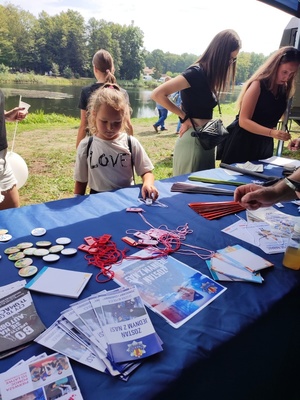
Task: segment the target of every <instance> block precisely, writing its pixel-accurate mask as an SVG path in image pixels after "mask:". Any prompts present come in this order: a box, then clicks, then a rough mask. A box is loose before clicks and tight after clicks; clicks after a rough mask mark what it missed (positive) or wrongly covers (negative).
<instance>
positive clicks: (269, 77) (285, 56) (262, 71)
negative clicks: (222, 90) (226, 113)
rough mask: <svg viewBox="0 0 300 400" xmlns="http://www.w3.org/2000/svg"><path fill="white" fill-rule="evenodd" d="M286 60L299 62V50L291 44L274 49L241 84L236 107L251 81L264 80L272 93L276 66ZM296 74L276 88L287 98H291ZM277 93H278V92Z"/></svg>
mask: <svg viewBox="0 0 300 400" xmlns="http://www.w3.org/2000/svg"><path fill="white" fill-rule="evenodd" d="M288 62H296V63H298V64H299V63H300V52H299V50H297V49H296V48H295V47H293V46H284V47H281V48H280V49H279V50H277V51H275V52H274V53H273V54H272V55H271V56H270V57H269V58H268V59H267V60H266V61H265V62H264V64H263V65H261V66H260V67H259V68H258V69H257V71H256V72H255V73H254V74H253V75H252V76H251V78H250V79H248V80H247V81H246V82H245V84H244V85H243V88H242V90H241V93H240V95H239V97H238V99H237V105H238V108H240V107H241V104H242V100H243V97H244V94H245V93H246V91H247V89H248V88H249V86H250V85H251V83H252V82H254V81H262V80H264V81H265V84H266V88H267V89H268V90H270V91H271V92H273V93H274V92H275V90H276V87H277V84H276V78H277V71H278V68H279V66H280V65H282V64H286V63H288ZM296 76H297V74H296V73H295V74H293V76H291V78H290V79H289V80H288V81H287V84H286V86H285V85H280V86H279V88H278V89H279V91H281V94H283V93H285V95H286V98H287V99H289V98H291V97H292V96H293V95H294V93H295V90H296ZM278 94H280V92H279V93H278Z"/></svg>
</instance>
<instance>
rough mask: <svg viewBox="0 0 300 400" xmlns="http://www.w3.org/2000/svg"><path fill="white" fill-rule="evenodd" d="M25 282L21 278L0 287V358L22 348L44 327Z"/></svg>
mask: <svg viewBox="0 0 300 400" xmlns="http://www.w3.org/2000/svg"><path fill="white" fill-rule="evenodd" d="M25 284H26V281H25V280H21V281H16V282H13V283H12V284H10V285H6V286H1V287H0V358H4V357H7V356H9V355H10V354H13V353H16V352H17V351H19V350H22V349H23V348H24V347H26V346H28V345H29V344H30V343H31V342H32V341H33V339H35V338H36V337H37V336H38V335H39V334H40V333H41V332H43V331H44V330H45V329H46V327H45V326H44V324H43V323H42V321H41V319H40V317H39V316H38V314H37V311H36V308H35V306H34V303H33V300H32V297H31V294H30V292H29V291H28V290H26V289H24V285H25Z"/></svg>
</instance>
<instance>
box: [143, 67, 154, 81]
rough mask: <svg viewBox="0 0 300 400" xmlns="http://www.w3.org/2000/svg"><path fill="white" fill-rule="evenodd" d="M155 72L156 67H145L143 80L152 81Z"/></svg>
mask: <svg viewBox="0 0 300 400" xmlns="http://www.w3.org/2000/svg"><path fill="white" fill-rule="evenodd" d="M153 74H154V68H148V67H145V68H144V69H143V80H144V81H152V79H153V77H152V75H153Z"/></svg>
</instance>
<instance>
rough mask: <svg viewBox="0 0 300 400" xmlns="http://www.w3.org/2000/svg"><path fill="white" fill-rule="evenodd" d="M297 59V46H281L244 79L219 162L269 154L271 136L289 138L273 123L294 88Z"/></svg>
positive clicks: (261, 156) (261, 157) (298, 58)
mask: <svg viewBox="0 0 300 400" xmlns="http://www.w3.org/2000/svg"><path fill="white" fill-rule="evenodd" d="M299 62H300V52H299V50H297V49H296V48H294V47H292V46H285V47H281V48H280V49H279V50H277V51H276V52H275V53H273V55H271V57H269V58H268V59H267V61H266V62H265V63H264V64H263V65H262V66H261V67H260V68H259V69H258V70H257V71H256V72H255V73H254V74H253V75H252V77H251V78H250V79H249V80H248V81H247V82H246V83H245V85H244V87H243V89H242V91H241V93H240V96H239V98H238V102H237V103H238V106H239V109H240V112H239V116H238V118H237V119H236V121H234V123H233V124H232V131H231V132H230V135H229V136H228V138H227V139H226V142H225V145H224V150H223V154H222V156H221V159H222V162H224V163H227V164H232V163H236V162H246V161H255V160H261V159H265V158H269V157H272V156H273V150H274V139H278V140H289V139H290V137H291V136H290V134H289V133H288V132H286V131H285V130H279V129H276V126H277V124H278V121H279V119H280V118H281V117H282V115H283V114H284V112H285V110H286V107H287V101H288V99H289V98H290V97H292V95H293V94H294V92H295V78H296V75H297V71H298V67H299ZM229 130H231V129H229Z"/></svg>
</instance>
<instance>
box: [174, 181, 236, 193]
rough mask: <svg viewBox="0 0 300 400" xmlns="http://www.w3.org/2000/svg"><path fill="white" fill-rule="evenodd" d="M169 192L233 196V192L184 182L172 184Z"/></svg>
mask: <svg viewBox="0 0 300 400" xmlns="http://www.w3.org/2000/svg"><path fill="white" fill-rule="evenodd" d="M171 192H181V193H202V194H215V195H223V196H233V194H234V190H229V189H222V188H216V187H214V186H202V185H193V184H191V183H186V182H175V183H173V185H172V186H171Z"/></svg>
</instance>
